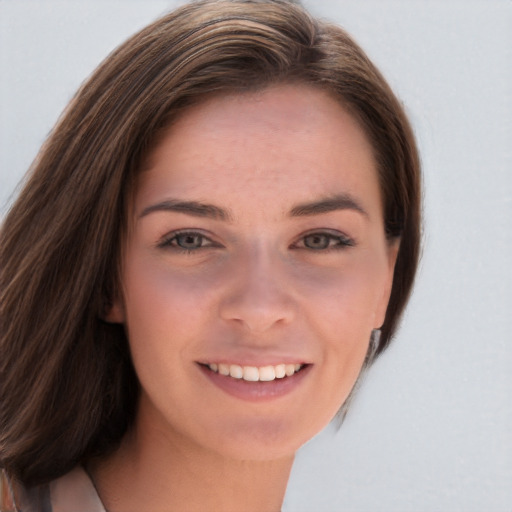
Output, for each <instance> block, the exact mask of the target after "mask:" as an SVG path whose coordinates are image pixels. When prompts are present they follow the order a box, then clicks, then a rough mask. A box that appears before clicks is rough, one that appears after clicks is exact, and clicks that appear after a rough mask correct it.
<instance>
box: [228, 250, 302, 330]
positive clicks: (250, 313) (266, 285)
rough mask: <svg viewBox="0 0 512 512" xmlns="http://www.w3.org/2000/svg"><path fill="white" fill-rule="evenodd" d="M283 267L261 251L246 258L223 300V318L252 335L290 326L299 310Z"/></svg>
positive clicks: (237, 266)
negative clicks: (277, 327)
mask: <svg viewBox="0 0 512 512" xmlns="http://www.w3.org/2000/svg"><path fill="white" fill-rule="evenodd" d="M284 266H285V265H284V264H283V262H280V261H278V258H276V257H274V258H272V257H270V256H269V255H265V254H262V253H261V252H259V251H254V252H253V254H251V255H248V256H246V257H245V258H243V261H241V262H240V263H239V264H236V265H235V267H236V269H234V270H235V271H234V272H232V274H231V276H232V279H231V280H230V282H231V284H230V285H229V286H228V289H227V290H225V293H224V297H223V299H222V300H221V304H220V316H221V318H223V319H224V320H226V321H229V322H233V323H236V324H239V325H240V326H241V327H243V328H245V329H247V330H249V331H251V332H253V333H263V332H266V331H268V330H270V329H272V328H273V327H276V326H284V325H287V324H289V323H290V322H291V321H292V320H293V318H294V316H295V314H296V311H295V310H296V307H295V301H294V300H293V293H292V292H291V285H290V282H289V281H290V280H289V278H288V277H287V272H286V270H285V268H284ZM231 270H233V268H232V269H231Z"/></svg>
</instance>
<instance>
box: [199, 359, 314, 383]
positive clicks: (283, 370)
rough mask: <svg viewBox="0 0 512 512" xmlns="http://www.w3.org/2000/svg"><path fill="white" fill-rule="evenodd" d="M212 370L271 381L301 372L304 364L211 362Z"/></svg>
mask: <svg viewBox="0 0 512 512" xmlns="http://www.w3.org/2000/svg"><path fill="white" fill-rule="evenodd" d="M206 366H207V367H208V368H209V369H210V370H211V371H213V372H215V373H218V374H220V375H224V376H226V377H232V378H233V379H242V380H245V381H248V382H270V381H273V380H275V379H283V378H285V377H291V376H292V375H294V374H295V373H297V372H299V371H300V370H301V369H302V368H303V367H304V365H303V364H297V363H296V364H284V363H283V364H277V365H275V366H274V365H267V366H259V367H258V366H240V365H238V364H226V363H218V364H217V363H210V364H207V365H206Z"/></svg>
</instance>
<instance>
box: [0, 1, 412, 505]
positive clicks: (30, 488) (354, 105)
mask: <svg viewBox="0 0 512 512" xmlns="http://www.w3.org/2000/svg"><path fill="white" fill-rule="evenodd" d="M419 229H420V174H419V163H418V155H417V151H416V147H415V143H414V139H413V136H412V132H411V129H410V127H409V124H408V121H407V119H406V117H405V115H404V113H403V110H402V108H401V106H400V104H399V102H398V101H397V99H396V98H395V96H394V95H393V93H392V92H391V90H390V89H389V87H388V86H387V84H386V82H385V81H384V79H383V78H382V76H381V75H380V73H379V72H378V71H377V70H376V69H375V67H374V66H373V65H372V63H371V62H370V61H369V60H368V59H367V57H366V56H365V54H364V53H363V52H362V50H361V49H360V48H359V47H358V46H357V45H356V44H355V43H354V42H353V41H352V40H351V39H350V38H349V37H348V36H347V35H346V34H345V33H344V32H343V31H342V30H341V29H340V28H338V27H335V26H332V25H329V24H326V23H324V22H320V21H318V20H315V19H313V18H312V17H311V16H310V15H309V14H308V13H307V12H305V11H304V10H303V9H302V8H301V7H300V6H298V5H296V4H294V3H291V2H287V1H270V0H268V1H229V0H228V1H217V2H215V1H214V2H212V1H206V2H196V3H192V4H190V5H186V6H184V7H182V8H180V9H178V10H176V11H175V12H172V13H170V14H169V15H167V16H165V17H163V18H161V19H160V20H157V21H156V22H155V23H154V24H152V25H150V26H149V27H147V28H146V29H144V30H142V31H141V32H140V33H138V34H136V35H135V36H134V37H132V38H131V39H130V40H128V41H127V42H126V43H125V44H124V45H122V46H121V47H120V48H119V49H118V50H116V51H115V52H114V53H113V54H112V55H110V56H109V57H108V58H107V59H106V61H105V62H104V63H103V64H102V65H101V66H100V67H99V68H98V70H97V71H96V72H95V73H94V74H93V76H92V77H91V78H90V80H89V81H88V82H87V83H86V84H85V85H84V86H83V87H82V88H81V90H80V91H79V92H78V94H77V95H76V97H75V98H74V99H73V101H72V102H71V104H70V105H69V107H68V108H67V110H66V111H65V113H64V114H63V116H62V118H61V120H60V121H59V123H58V124H57V126H56V128H55V129H54V131H53V133H52V134H51V135H50V137H49V139H48V141H47V142H46V143H45V145H44V146H43V148H42V150H41V152H40V154H39V156H38V158H37V159H36V162H35V163H34V166H33V169H32V171H31V174H30V176H29V178H28V181H27V183H26V185H25V188H24V189H23V191H22V192H21V194H20V197H19V198H18V200H17V202H16V203H15V204H14V206H13V207H12V209H11V211H10V212H9V215H8V216H7V218H6V220H5V224H4V227H3V230H2V235H1V249H0V251H1V253H0V254H1V260H0V261H1V278H0V285H1V315H2V325H1V343H2V358H1V361H2V362H1V369H2V386H1V391H0V404H1V406H0V425H1V427H0V430H1V434H0V436H1V437H0V464H1V466H2V468H4V479H3V487H2V493H3V495H2V500H3V502H2V510H16V509H19V510H53V511H55V512H56V511H58V510H87V511H89V510H91V511H103V510H108V511H110V512H116V511H123V512H126V511H132V510H133V511H136V510H137V511H140V510H154V511H159V510H166V511H167V510H223V511H224V510H226V511H230V510H244V511H251V510H258V511H262V510H268V511H277V510H280V507H281V503H282V500H283V496H284V492H285V488H286V483H287V479H288V476H289V472H290V469H291V465H292V462H293V457H294V453H295V452H296V450H297V449H298V448H299V447H300V446H301V445H302V444H304V443H305V442H306V441H307V440H308V439H310V438H311V437H312V436H313V435H315V434H316V433H317V432H318V431H320V430H321V429H322V428H323V427H324V426H325V425H326V424H327V423H328V422H329V421H330V420H331V419H332V418H333V417H334V416H335V415H336V412H337V411H339V410H340V408H342V406H343V404H346V401H347V398H348V397H349V395H350V392H351V390H352V388H353V386H354V384H355V382H356V380H357V377H358V375H359V374H360V372H361V370H362V368H363V367H365V366H367V365H368V364H369V363H371V361H372V360H373V358H374V357H375V355H377V354H379V353H381V352H382V350H384V348H385V347H386V346H387V345H388V343H389V341H390V339H391V336H392V335H393V332H394V330H395V328H396V325H397V322H398V320H399V317H400V314H401V312H402V310H403V308H404V306H405V303H406V302H407V298H408V295H409V293H410V290H411V287H412V283H413V279H414V274H415V270H416V264H417V258H418V252H419V238H420V233H419ZM7 319H8V321H7ZM341 414H343V412H342V413H341Z"/></svg>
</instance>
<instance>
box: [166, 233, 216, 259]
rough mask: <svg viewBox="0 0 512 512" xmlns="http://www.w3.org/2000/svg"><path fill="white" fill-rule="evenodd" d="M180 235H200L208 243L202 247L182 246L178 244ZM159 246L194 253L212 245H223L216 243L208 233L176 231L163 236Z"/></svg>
mask: <svg viewBox="0 0 512 512" xmlns="http://www.w3.org/2000/svg"><path fill="white" fill-rule="evenodd" d="M179 237H199V238H200V239H201V241H202V242H204V241H206V242H208V243H207V244H206V245H201V246H200V247H194V248H189V249H187V248H186V247H181V246H179V245H178V242H177V240H178V238H179ZM158 247H160V248H162V249H165V248H171V249H172V250H174V251H177V252H179V253H185V254H192V253H193V252H196V251H198V250H200V249H205V248H210V247H221V245H220V244H216V243H215V242H213V241H212V240H210V239H209V238H208V237H207V236H206V235H204V234H203V233H199V232H197V231H174V232H173V233H170V234H169V235H166V236H165V237H164V238H163V240H162V241H161V242H160V243H159V244H158Z"/></svg>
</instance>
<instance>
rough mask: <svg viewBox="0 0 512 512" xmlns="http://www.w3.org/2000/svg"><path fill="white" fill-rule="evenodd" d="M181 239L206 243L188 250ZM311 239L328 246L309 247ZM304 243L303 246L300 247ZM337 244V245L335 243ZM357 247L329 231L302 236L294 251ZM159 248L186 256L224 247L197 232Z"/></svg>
mask: <svg viewBox="0 0 512 512" xmlns="http://www.w3.org/2000/svg"><path fill="white" fill-rule="evenodd" d="M179 237H188V238H195V237H197V238H199V239H200V241H201V242H203V243H204V242H206V244H204V245H200V246H199V247H193V248H186V247H181V246H180V245H179V242H178V239H179ZM311 237H317V238H318V237H320V238H321V239H323V240H324V241H326V242H327V246H325V247H317V248H315V247H308V246H307V245H306V243H305V241H306V239H308V238H311ZM301 242H302V246H301V245H299V244H300V243H301ZM333 242H335V243H333ZM354 245H355V241H354V240H353V239H352V238H349V237H347V236H346V235H343V234H338V233H336V234H334V233H329V232H327V231H313V232H310V233H306V234H304V235H302V236H301V237H300V239H299V242H295V243H294V244H292V246H291V248H292V249H304V250H309V251H312V252H319V253H328V252H331V251H339V250H343V249H346V248H347V247H353V246H354ZM158 247H159V248H171V249H172V250H173V251H177V252H179V253H184V254H192V253H193V252H196V251H199V250H201V249H207V248H212V247H213V248H217V247H222V246H221V245H220V244H217V243H215V242H213V241H212V240H211V239H210V238H208V237H207V236H206V235H204V234H203V233H200V232H197V231H177V232H176V231H175V232H173V233H170V234H169V235H167V236H165V237H164V238H163V240H162V241H161V242H160V243H159V244H158Z"/></svg>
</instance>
